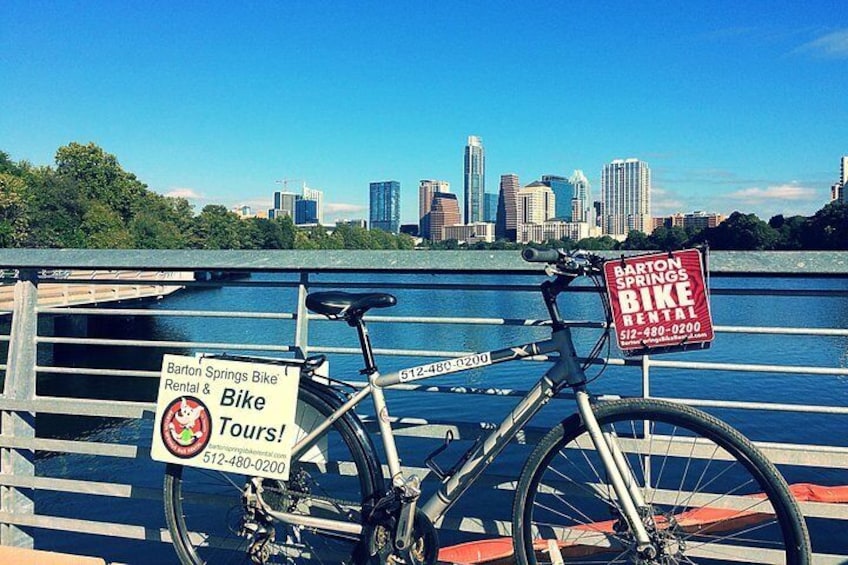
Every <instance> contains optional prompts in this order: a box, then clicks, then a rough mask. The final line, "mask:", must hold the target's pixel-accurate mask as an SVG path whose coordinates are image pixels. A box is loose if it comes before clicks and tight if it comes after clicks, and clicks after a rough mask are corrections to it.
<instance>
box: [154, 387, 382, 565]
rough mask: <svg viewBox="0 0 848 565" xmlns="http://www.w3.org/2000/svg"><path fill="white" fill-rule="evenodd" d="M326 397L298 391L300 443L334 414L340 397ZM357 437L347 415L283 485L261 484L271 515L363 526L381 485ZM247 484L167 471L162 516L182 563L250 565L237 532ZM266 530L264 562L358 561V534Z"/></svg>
mask: <svg viewBox="0 0 848 565" xmlns="http://www.w3.org/2000/svg"><path fill="white" fill-rule="evenodd" d="M332 394H333V393H331V392H329V389H327V390H316V389H315V386H309V387H304V386H303V384H302V385H301V387H300V388H299V396H298V406H297V412H296V414H297V416H296V424H297V425H298V426H299V427H300V428H301V429H302V430H304V431H303V433H300V434H299V436H300V437H303V436H304V435H306V433H308V431H309V430H310V429H313V427H314V426H315V423H316V422H319V421H324V420H326V419H327V418H328V417H329V415H330V414H332V412H333V410H334V404H338V397H336V396H335V395H333V396H329V395H332ZM333 399H336V401H333ZM360 433H361V428H360V427H357V426H355V425H353V424H352V423H351V416H350V415H345V416H344V417H342V418H340V419H338V420H337V421H336V422H334V423H333V424H332V425H331V426H330V428H328V430H327V432H326V433H325V434H324V435H323V436H322V437H321V439H320V440H319V443H318V445H317V446H316V447H314V448H312V449H310V450H308V451H307V453H306V454H305V455H304V456H303V457H301V458H300V459H299V460H298V461H293V462H292V464H291V470H290V480H289V481H286V482H285V483H283V482H281V481H276V480H271V479H263V487H264V488H267V489H269V496H268V497H266V502H268V503H270V504H272V506H273V507H274V508H275V509H279V508H285V509H286V510H288V511H290V512H300V511H302V512H306V513H311V514H312V515H320V516H321V517H331V518H336V519H338V518H340V517H342V516H344V517H345V519H348V520H350V521H353V522H357V523H361V522H362V514H363V511H362V507H363V505H366V504H368V503H369V502H370V501H373V500H374V498H375V497H376V496H377V495H378V493H379V490H380V489H381V485H382V482H381V481H382V479H381V478H380V476H379V472H380V466H379V464H378V463H377V462H376V461H375V460H374V456H373V453H372V450H371V449H369V446H370V444H368V445H366V444H365V443H364V440H363V439H361V437H360ZM316 450H317V451H316ZM248 479H249V477H247V476H245V475H236V474H232V473H222V472H220V471H211V470H207V469H200V468H193V467H187V466H182V465H176V464H169V465H168V466H167V468H166V472H165V479H164V502H165V517H166V521H167V523H168V530H169V532H170V534H171V538H172V542H173V545H174V548H175V550H176V552H177V555H178V557H179V559H180V562H181V563H183V564H184V565H199V564H203V563H210V564H217V563H253V562H252V561H251V558H250V556H249V550H250V546H251V543H252V541H253V540H250V539H248V538H247V537H246V536H243V535H240V534H239V529H240V527H241V525H242V524H243V523H244V519H245V507H244V505H243V503H242V489H243V487H244V485H245V484H246V483H247V481H248ZM328 506H329V507H332V508H328ZM328 514H330V515H328ZM265 524H266V525H268V524H271V523H270V522H265ZM272 524H273V525H271V526H270V527H272V528H273V530H274V541H273V543H271V544H270V545H268V546H267V547H264V548H262V550H263V551H264V552H266V553H267V554H268V555H267V558H266V561H265V562H266V563H268V564H282V563H285V564H288V565H291V564H293V563H302V562H303V563H307V562H308V563H334V564H338V563H352V562H354V560H355V559H356V558H355V557H354V555H355V552H356V551H357V550H358V547H359V545H360V537H361V536H354V535H352V534H348V535H339V534H337V533H336V534H331V533H330V532H326V531H321V530H317V529H312V528H305V527H297V526H293V525H290V524H283V523H280V522H276V521H274V522H273V523H272ZM254 540H255V538H254ZM256 549H257V547H256V545H255V544H254V550H256Z"/></svg>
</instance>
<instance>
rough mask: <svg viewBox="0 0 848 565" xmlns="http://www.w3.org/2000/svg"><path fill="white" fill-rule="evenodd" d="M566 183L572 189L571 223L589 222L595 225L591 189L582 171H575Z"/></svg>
mask: <svg viewBox="0 0 848 565" xmlns="http://www.w3.org/2000/svg"><path fill="white" fill-rule="evenodd" d="M568 182H569V183H570V184H571V186H572V187H574V193H573V195H572V198H573V200H574V202H573V211H572V218H571V219H572V221H574V222H589V223H590V224H592V225H595V220H594V218H593V217H592V216H593V215H594V214H593V213H592V187H591V185H590V184H589V179H587V178H586V175H584V174H583V171H581V170H580V169H575V171H574V173H573V174H572V175H571V178H569V179H568Z"/></svg>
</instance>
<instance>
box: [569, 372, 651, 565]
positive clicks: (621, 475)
mask: <svg viewBox="0 0 848 565" xmlns="http://www.w3.org/2000/svg"><path fill="white" fill-rule="evenodd" d="M575 397H576V399H577V409H578V411H579V412H580V417H581V418H582V420H583V423H584V425H585V426H586V430H587V431H588V432H589V437H590V438H591V439H592V443H593V445H594V447H595V449H596V451H597V452H598V455H599V457H600V458H601V461H602V462H603V465H604V470H605V471H606V473H607V477H608V478H609V481H610V483H611V485H612V489H613V491H614V492H615V496H616V498H617V499H618V502H619V504H620V506H621V512H622V514H624V519H625V520H627V523H628V525H629V526H630V531H631V532H633V535H634V537H635V538H636V549H637V551H638V552H639V554H640V556H642V557H644V558H648V559H650V558H653V557H656V553H657V550H656V548H655V547H654V546H653V545H652V544H651V538H650V535H649V534H648V530H647V529H646V528H645V524H644V522H643V521H642V512H640V509H645V508H646V507H647V506H646V504H645V500H644V498H643V497H642V493H641V492H640V491H639V487H638V485H637V483H636V479H635V478H634V477H633V473H632V472H631V471H630V467H629V466H628V464H627V461H626V460H625V457H624V453H623V452H622V451H621V447H620V446H619V444H618V439H617V437H616V435H615V433H614V432H604V431H603V430H602V429H601V426H600V424H598V420H597V418H596V417H595V413H594V412H593V411H592V404H591V401H590V400H589V393H588V392H587V391H586V390H585V389H584V388H577V389H576V390H575Z"/></svg>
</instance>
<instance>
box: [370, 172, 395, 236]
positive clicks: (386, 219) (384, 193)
mask: <svg viewBox="0 0 848 565" xmlns="http://www.w3.org/2000/svg"><path fill="white" fill-rule="evenodd" d="M369 186H370V191H369V193H370V194H369V196H370V197H369V205H368V209H369V211H370V220H371V221H370V226H369V227H370V229H380V230H383V231H386V232H389V233H398V232H400V183H399V182H398V181H396V180H387V181H381V182H372V183H371V184H370V185H369Z"/></svg>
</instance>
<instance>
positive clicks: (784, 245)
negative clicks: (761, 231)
mask: <svg viewBox="0 0 848 565" xmlns="http://www.w3.org/2000/svg"><path fill="white" fill-rule="evenodd" d="M806 225H807V218H806V217H804V216H790V217H789V218H785V217H784V216H783V214H778V215H777V216H774V217H773V218H771V219H770V220H769V226H771V227H772V228H773V229H775V230H777V234H778V240H777V244H776V246H775V247H776V248H777V249H783V250H797V249H802V248H803V241H802V237H803V232H804V230H805V228H806Z"/></svg>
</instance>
